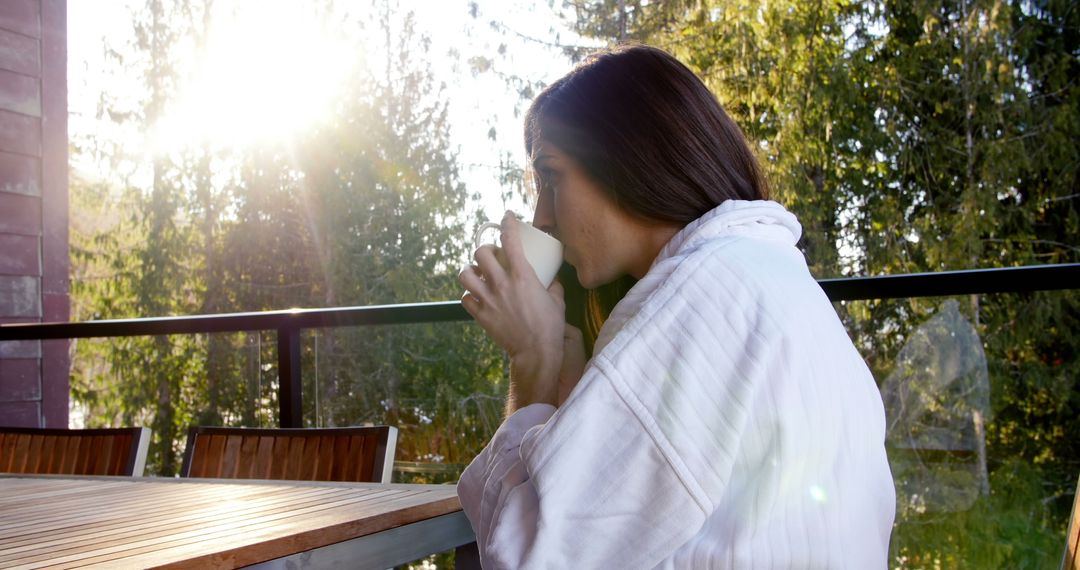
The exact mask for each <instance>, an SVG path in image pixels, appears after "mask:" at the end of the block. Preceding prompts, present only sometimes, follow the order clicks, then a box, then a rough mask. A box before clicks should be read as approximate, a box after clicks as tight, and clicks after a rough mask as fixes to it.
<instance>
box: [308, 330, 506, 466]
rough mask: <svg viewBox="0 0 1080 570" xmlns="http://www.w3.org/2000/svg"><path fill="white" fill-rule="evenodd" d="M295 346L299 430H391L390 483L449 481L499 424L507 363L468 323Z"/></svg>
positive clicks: (337, 336)
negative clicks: (299, 356) (299, 362)
mask: <svg viewBox="0 0 1080 570" xmlns="http://www.w3.org/2000/svg"><path fill="white" fill-rule="evenodd" d="M303 346H304V348H303V350H304V358H303V362H304V369H303V378H304V397H305V400H304V418H305V420H306V421H307V423H308V424H309V425H314V426H319V427H331V426H346V425H361V424H365V423H370V424H387V425H392V426H396V427H397V428H398V443H397V454H396V460H397V463H396V465H395V470H394V480H395V481H397V482H410V483H445V482H455V481H457V478H458V476H459V475H460V473H461V470H462V469H463V468H464V467H465V465H466V464H468V462H469V461H470V460H472V458H473V457H474V456H475V455H476V454H477V453H479V452H480V450H481V449H483V446H484V444H486V443H487V441H488V440H489V439H490V438H491V436H492V435H493V434H494V433H495V430H496V429H497V428H498V426H499V424H500V422H501V421H502V418H503V413H504V406H505V397H506V389H507V386H506V378H507V374H506V361H505V356H504V354H503V353H502V351H500V350H498V349H497V347H495V346H494V345H493V344H492V343H491V342H490V341H489V340H488V339H487V337H486V336H485V335H484V333H483V331H482V330H481V329H480V327H479V326H478V325H476V324H475V323H471V322H461V323H424V324H415V325H388V326H373V327H346V328H327V329H319V330H314V331H310V332H309V333H307V334H305V338H304V341H303Z"/></svg>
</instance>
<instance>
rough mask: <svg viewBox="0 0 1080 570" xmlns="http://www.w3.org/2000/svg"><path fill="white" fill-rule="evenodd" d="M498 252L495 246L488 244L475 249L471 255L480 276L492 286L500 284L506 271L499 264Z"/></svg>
mask: <svg viewBox="0 0 1080 570" xmlns="http://www.w3.org/2000/svg"><path fill="white" fill-rule="evenodd" d="M498 251H499V250H498V249H497V248H496V247H495V246H493V245H490V244H488V245H482V246H480V247H478V248H476V251H475V252H474V253H473V259H475V260H476V267H477V268H478V269H479V271H480V276H482V277H483V278H484V280H485V281H488V282H489V283H490V284H491V285H492V286H497V284H498V283H501V282H502V280H503V275H505V274H506V269H504V268H503V266H502V264H501V263H500V262H499V253H498Z"/></svg>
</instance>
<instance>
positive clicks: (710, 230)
mask: <svg viewBox="0 0 1080 570" xmlns="http://www.w3.org/2000/svg"><path fill="white" fill-rule="evenodd" d="M525 144H526V150H527V151H528V153H529V156H530V157H531V160H532V163H533V167H534V172H535V175H534V176H535V180H536V182H537V183H538V190H539V193H538V196H537V206H536V213H535V218H534V225H536V226H537V227H540V228H542V229H544V230H546V231H548V232H549V233H551V234H553V235H554V236H555V237H557V238H559V239H560V240H561V241H562V242H563V244H564V246H565V260H566V262H567V263H569V264H570V265H572V266H573V267H574V269H576V272H577V278H578V280H579V281H580V284H581V286H583V287H584V288H585V289H588V290H589V298H588V303H589V310H588V315H590V316H591V318H590V319H586V323H585V324H586V327H585V328H586V331H585V332H586V336H587V337H588V336H590V335H589V331H590V328H589V326H588V325H589V324H592V325H593V328H595V325H596V324H598V321H601V320H602V321H603V322H602V327H600V328H599V331H598V333H599V334H598V336H597V337H596V338H595V344H594V346H592V347H591V349H592V350H591V351H590V352H591V353H592V355H591V358H590V359H589V360H588V362H587V363H586V362H585V360H586V356H585V354H586V350H587V349H586V346H585V345H586V344H588V343H587V341H588V340H589V339H588V338H587V339H585V340H586V342H583V340H582V335H581V333H580V332H578V330H577V329H576V328H574V327H572V326H571V325H568V324H567V323H566V322H565V320H564V317H563V315H564V302H563V289H562V287H561V286H560V285H559V284H558V283H555V284H553V285H552V286H551V287H550V288H548V289H547V290H546V291H545V290H544V289H543V286H542V285H541V284H540V282H539V281H538V280H537V278H536V277H535V275H534V274H533V273H532V271H531V269H530V268H529V266H528V262H527V261H526V260H525V259H524V256H523V254H522V251H521V245H520V241H519V237H518V235H517V227H516V225H515V224H513V223H508V222H509V218H507V219H504V223H503V247H504V250H505V259H506V261H505V264H506V266H505V267H504V266H503V265H501V264H500V262H499V261H496V258H495V251H494V250H493V248H491V247H490V246H487V247H482V248H480V249H478V250H477V252H476V254H475V260H476V264H475V265H474V266H469V267H466V268H465V269H463V270H462V272H461V275H460V281H461V284H462V285H463V286H464V287H465V289H466V294H465V295H464V296H463V298H462V303H463V305H464V306H465V308H466V310H468V311H469V313H470V314H472V315H473V316H474V317H475V319H476V320H477V322H478V323H480V325H481V326H483V327H484V328H485V330H486V331H487V332H488V333H489V334H490V335H491V337H492V338H493V339H494V340H495V341H496V342H497V343H498V344H499V345H501V346H502V347H503V348H504V349H506V350H507V352H508V353H509V356H510V367H511V386H510V398H509V403H508V408H507V412H508V413H507V418H506V420H505V422H504V423H503V424H502V426H501V427H500V428H499V429H498V431H497V432H496V434H495V436H494V437H493V438H492V440H491V442H490V443H489V445H488V446H487V448H486V449H485V450H484V451H483V452H482V453H481V454H480V455H479V456H477V458H476V459H475V460H474V461H473V462H472V464H471V465H469V467H468V469H466V471H465V473H464V474H463V475H462V477H461V481H460V482H459V483H458V490H459V495H460V497H461V502H462V506H463V507H464V510H465V513H466V515H467V516H468V518H469V520H470V521H471V522H472V525H473V528H474V529H475V531H476V537H477V542H478V544H479V547H480V554H481V560H482V562H483V564H484V566H485V567H490V568H599V567H606V568H653V567H663V568H749V567H754V568H759V567H769V568H772V567H784V568H790V567H797V568H807V567H813V568H841V567H843V568H875V567H876V568H882V567H885V566H886V558H887V553H888V542H889V532H890V530H891V527H892V522H893V514H894V492H893V485H892V477H891V475H890V472H889V467H888V463H887V461H886V457H885V450H884V446H883V440H884V411H883V409H882V404H881V398H880V396H879V394H878V391H877V388H876V386H875V384H874V380H873V378H872V377H871V375H870V372H869V370H868V369H867V367H866V365H865V363H864V362H863V361H862V359H861V358H860V356H859V354H858V353H857V352H856V350H855V348H854V346H853V345H852V343H851V341H850V339H849V338H848V337H847V334H846V332H845V331H844V329H843V327H842V325H841V323H840V321H839V319H838V318H837V316H836V313H835V312H834V310H833V308H832V305H831V304H830V303H829V301H828V299H827V298H826V297H825V295H824V293H823V292H822V291H821V289H820V288H819V287H818V285H817V283H816V282H815V281H814V279H813V278H812V277H811V275H810V274H809V272H808V270H807V267H806V263H805V260H804V259H803V257H802V255H801V253H800V252H799V250H798V249H796V248H795V243H796V242H797V241H798V239H799V235H800V232H801V227H800V226H799V223H798V221H797V220H796V219H795V217H794V216H793V215H792V214H790V213H789V212H787V211H786V210H785V209H784V208H783V207H781V206H780V205H779V204H777V203H775V202H770V201H767V200H766V198H767V191H766V187H765V182H764V180H763V177H762V174H761V172H760V169H759V167H758V165H757V163H756V160H755V158H754V156H753V153H752V151H751V150H750V148H749V146H748V145H747V143H746V141H745V139H744V137H743V135H742V133H741V131H740V130H739V128H738V127H737V126H736V125H735V124H734V123H733V122H732V120H731V119H730V118H729V117H728V116H727V115H726V114H725V113H724V111H723V110H722V109H721V107H720V105H719V104H718V103H717V101H716V99H715V98H714V97H713V95H712V94H711V93H710V92H709V91H708V89H707V88H706V87H705V86H704V84H702V82H701V81H700V80H699V79H698V78H697V77H696V76H695V75H694V74H693V73H692V72H691V71H690V70H688V69H687V68H686V67H685V66H683V65H682V64H680V63H679V62H678V61H677V60H675V59H674V58H673V57H671V56H670V55H668V54H667V53H665V52H663V51H661V50H658V49H655V48H651V47H646V46H629V47H626V46H624V47H619V48H615V49H613V50H610V51H606V52H604V53H600V54H598V55H595V56H593V57H591V58H589V59H588V60H587V61H586V62H585V63H584V64H582V65H581V66H579V67H578V68H576V69H575V70H573V71H572V72H571V73H570V74H568V75H567V76H565V77H563V78H562V79H560V80H558V81H557V82H555V83H554V84H552V85H551V86H550V87H548V88H547V89H546V90H544V92H543V93H541V94H540V96H539V97H537V99H536V101H535V102H534V103H533V105H532V107H531V108H530V110H529V113H528V115H527V117H526V126H525ZM635 280H636V282H635ZM627 286H631V287H630V288H629V290H628V291H627V292H625V294H622V292H623V291H626V288H627ZM620 297H621V298H620ZM605 299H606V300H608V301H609V305H610V304H611V303H610V301H617V304H615V305H614V308H613V309H610V306H608V307H605V306H603V301H604V300H605ZM570 308H571V309H572V308H573V307H570ZM607 309H610V314H608V313H609V311H608V310H607ZM571 312H573V311H569V310H568V311H567V312H566V313H565V314H569V313H571Z"/></svg>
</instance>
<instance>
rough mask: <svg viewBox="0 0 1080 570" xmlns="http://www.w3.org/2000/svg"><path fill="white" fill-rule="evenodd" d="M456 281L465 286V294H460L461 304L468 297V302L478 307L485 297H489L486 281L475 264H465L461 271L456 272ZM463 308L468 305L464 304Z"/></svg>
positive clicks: (464, 302)
mask: <svg viewBox="0 0 1080 570" xmlns="http://www.w3.org/2000/svg"><path fill="white" fill-rule="evenodd" d="M458 283H460V284H461V286H462V287H464V288H465V294H464V295H462V304H466V299H465V298H466V297H468V298H469V299H468V300H469V303H468V304H469V305H473V306H477V307H478V306H479V305H480V304H481V303H483V299H484V298H485V297H489V290H488V286H487V283H485V282H484V278H483V277H481V275H480V273H479V272H478V271H477V269H476V267H475V266H472V265H467V266H465V267H464V268H463V269H462V270H461V273H458ZM465 308H466V310H467V309H468V308H469V307H468V306H466V307H465ZM470 312H471V311H470Z"/></svg>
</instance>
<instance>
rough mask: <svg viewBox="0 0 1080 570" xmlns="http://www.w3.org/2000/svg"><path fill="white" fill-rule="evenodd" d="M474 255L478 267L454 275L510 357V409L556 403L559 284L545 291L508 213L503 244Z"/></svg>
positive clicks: (472, 309)
mask: <svg viewBox="0 0 1080 570" xmlns="http://www.w3.org/2000/svg"><path fill="white" fill-rule="evenodd" d="M500 258H501V259H500ZM474 259H475V260H476V265H470V266H467V267H465V268H464V269H462V271H461V273H460V274H459V275H458V280H459V281H460V283H461V285H462V286H463V287H465V290H466V293H465V295H463V296H462V298H461V304H462V306H464V307H465V310H466V311H468V312H469V314H470V315H472V316H473V318H475V319H476V322H477V323H479V324H480V326H482V327H484V330H485V331H487V333H488V335H490V336H491V338H492V340H494V341H495V343H496V344H498V345H499V346H501V347H502V348H503V349H505V350H506V351H507V353H508V354H509V355H510V399H511V402H510V405H509V408H508V411H510V412H513V411H514V410H516V409H517V408H519V407H523V406H526V405H528V404H532V403H538V402H544V403H549V404H552V405H557V404H558V401H559V400H558V393H559V392H558V386H559V378H560V368H561V365H562V362H563V346H564V341H563V336H564V332H565V329H566V321H565V318H564V316H563V315H564V312H565V306H564V304H563V290H562V286H561V285H560V284H559V283H557V282H556V283H552V285H551V287H549V288H548V289H547V290H546V291H545V290H544V287H543V285H542V284H541V283H540V280H539V279H538V278H537V277H536V273H535V272H534V271H533V268H532V266H531V265H529V262H528V260H527V259H526V258H525V253H524V251H523V250H522V247H521V236H520V234H519V230H518V225H517V221H516V220H515V219H514V218H513V215H512V214H511V213H510V212H507V214H506V216H503V220H502V248H501V249H498V248H495V247H494V246H491V245H484V246H481V247H480V248H479V249H477V250H476V253H475V254H474Z"/></svg>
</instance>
